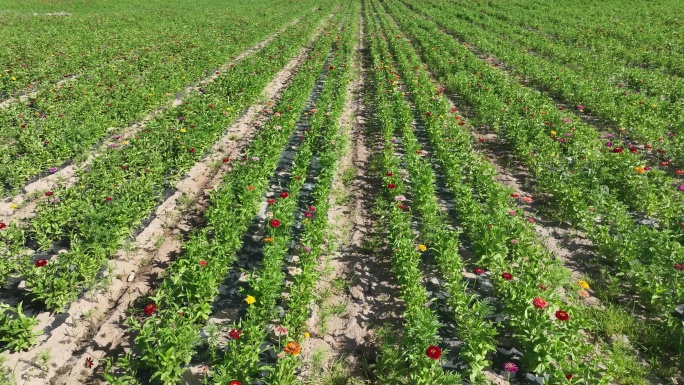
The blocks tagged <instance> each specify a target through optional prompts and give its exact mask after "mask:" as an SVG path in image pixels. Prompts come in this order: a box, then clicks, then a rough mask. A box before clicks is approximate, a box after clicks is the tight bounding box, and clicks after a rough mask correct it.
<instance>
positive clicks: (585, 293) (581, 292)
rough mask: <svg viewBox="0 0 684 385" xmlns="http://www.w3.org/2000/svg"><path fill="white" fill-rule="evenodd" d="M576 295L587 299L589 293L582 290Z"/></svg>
mask: <svg viewBox="0 0 684 385" xmlns="http://www.w3.org/2000/svg"><path fill="white" fill-rule="evenodd" d="M577 295H579V296H580V297H582V298H587V297H589V292H588V291H586V290H584V289H581V290H577Z"/></svg>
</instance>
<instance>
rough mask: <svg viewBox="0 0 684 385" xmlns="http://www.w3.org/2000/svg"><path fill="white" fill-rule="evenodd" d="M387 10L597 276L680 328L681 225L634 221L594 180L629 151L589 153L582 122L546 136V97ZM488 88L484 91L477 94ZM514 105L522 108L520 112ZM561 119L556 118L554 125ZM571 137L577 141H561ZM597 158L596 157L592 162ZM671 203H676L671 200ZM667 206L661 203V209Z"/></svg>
mask: <svg viewBox="0 0 684 385" xmlns="http://www.w3.org/2000/svg"><path fill="white" fill-rule="evenodd" d="M392 4H396V3H392ZM390 9H391V10H392V14H393V15H394V17H395V18H397V20H398V21H399V22H400V23H401V24H402V26H403V28H404V29H405V30H406V31H407V32H409V33H410V35H411V36H412V37H413V38H414V39H415V43H416V45H417V46H418V47H420V49H421V53H422V55H423V57H424V58H425V60H426V61H427V63H428V64H429V65H430V66H431V68H432V69H433V70H434V71H435V72H436V73H437V74H438V75H439V76H440V79H441V80H443V81H445V87H446V89H447V90H449V92H450V93H456V92H457V93H458V95H459V97H460V98H462V99H463V100H464V101H466V102H467V103H468V104H470V105H472V106H473V107H475V108H476V111H478V121H480V122H482V123H485V124H489V125H491V126H493V127H495V128H496V129H498V130H499V133H500V137H501V138H502V139H504V140H505V141H506V142H507V143H509V144H510V146H511V147H512V149H513V151H514V153H515V155H516V157H517V158H518V159H519V160H520V161H521V162H523V163H524V164H526V165H527V167H528V169H529V170H530V171H531V172H532V174H533V175H534V177H535V178H536V184H537V186H536V188H537V190H538V191H539V192H541V193H544V194H548V195H547V196H550V197H552V203H553V207H554V209H553V213H554V214H555V215H557V216H558V217H559V218H561V219H563V220H569V221H571V222H572V223H573V224H575V225H576V226H578V227H579V228H580V229H582V230H583V231H585V233H586V234H587V236H588V237H589V238H590V239H591V240H592V241H593V242H594V243H595V245H596V246H597V248H598V252H599V255H600V259H599V261H597V264H599V263H598V262H600V264H604V267H605V269H607V270H606V271H605V276H604V278H606V279H609V278H610V279H617V281H619V282H621V283H623V284H628V286H629V288H630V289H631V290H632V291H635V292H637V294H638V295H639V297H640V299H641V300H640V303H641V304H642V305H644V306H647V307H648V308H649V309H650V311H651V312H653V313H654V314H657V316H658V317H661V319H662V320H664V321H665V323H666V324H667V325H669V326H668V327H667V328H666V330H668V331H667V332H668V333H674V334H675V335H678V333H679V331H678V330H679V328H677V327H673V326H676V325H678V324H679V322H678V321H677V319H676V318H673V316H672V313H671V312H672V311H673V310H674V308H675V306H677V305H678V304H679V303H681V300H682V294H684V292H683V291H682V288H681V283H680V281H681V280H680V275H681V271H680V270H678V269H677V268H676V267H677V266H678V264H680V263H681V261H682V260H684V249H683V248H682V245H681V244H680V241H679V238H678V236H676V233H675V234H673V232H679V231H681V230H679V229H678V228H677V227H678V225H676V226H677V227H675V225H674V224H670V225H668V224H667V223H664V221H661V222H660V225H659V226H653V225H649V224H648V223H647V222H646V223H643V224H637V223H635V218H634V217H633V214H632V213H631V212H630V211H629V208H628V207H627V206H625V204H624V203H621V202H620V201H619V200H617V199H616V197H615V195H616V194H618V192H617V191H616V190H617V187H616V186H615V185H606V184H605V182H603V183H602V180H601V179H603V180H604V181H605V180H606V179H607V178H608V177H609V176H607V175H606V176H605V178H606V179H604V178H600V177H599V176H598V175H597V174H601V173H603V172H604V171H605V170H608V169H613V168H612V167H611V165H612V164H617V163H623V164H624V163H627V164H629V162H630V159H633V158H632V156H633V154H630V153H628V152H627V153H614V152H612V151H605V153H604V154H602V156H601V157H599V156H598V155H596V154H595V153H593V151H592V153H590V152H589V151H588V150H587V147H585V146H589V145H592V143H595V142H594V141H589V140H588V139H584V138H586V136H583V135H582V134H581V132H582V131H580V129H581V127H582V126H581V125H574V127H575V131H574V132H572V131H571V130H570V129H569V128H564V129H563V130H562V131H561V129H560V127H559V128H555V127H554V128H555V129H557V130H558V131H559V132H557V135H556V136H555V137H551V135H549V130H550V129H553V128H549V127H548V126H547V125H545V124H544V122H545V121H548V120H549V119H550V118H549V117H548V114H552V113H554V111H555V110H552V109H551V108H549V105H548V104H547V103H548V102H544V100H543V99H539V98H535V95H536V94H535V93H533V92H530V91H529V90H528V89H527V88H525V87H521V86H520V85H518V84H515V83H511V82H504V83H501V79H503V78H502V77H501V75H500V73H498V71H497V70H494V69H491V68H489V67H487V66H485V65H483V64H482V62H481V61H479V60H478V59H477V58H476V57H474V55H472V53H470V52H469V50H467V49H466V48H464V47H463V46H461V45H460V44H458V43H457V42H455V41H453V39H451V38H450V37H449V36H446V35H445V34H443V33H442V32H440V31H439V30H438V29H437V27H436V26H435V25H434V24H433V23H429V22H428V21H425V20H422V19H414V20H409V18H408V17H402V15H401V14H400V13H399V12H398V10H399V9H404V10H405V8H401V7H399V8H392V7H390ZM437 47H439V48H437ZM490 81H491V82H490ZM478 83H479V86H478ZM480 86H481V87H482V88H480ZM487 88H489V89H490V90H491V91H484V90H485V89H487ZM518 101H520V102H518ZM516 104H518V106H516ZM521 104H522V105H523V106H524V107H523V108H525V112H521V111H522V108H521V107H520V105H521ZM530 111H534V112H535V113H536V114H540V112H541V111H546V112H547V115H543V114H542V115H541V116H543V117H541V118H540V117H539V116H535V117H530V116H529V115H528V113H529V112H530ZM554 121H556V120H554ZM560 124H562V121H561V122H558V125H560ZM564 132H567V133H569V134H571V135H572V137H569V136H565V138H569V139H567V140H566V142H559V141H558V139H559V138H563V135H562V134H563V133H564ZM572 142H576V145H574V146H570V145H568V144H569V143H570V144H571V143H572ZM573 148H574V149H573ZM582 158H584V159H582ZM598 160H602V162H601V163H595V162H597V161H598ZM626 167H630V168H632V175H631V176H627V177H625V178H624V179H625V182H628V183H630V184H632V183H633V184H634V186H635V188H636V186H637V185H640V186H641V191H642V193H641V194H642V195H640V196H639V198H640V199H642V200H643V201H650V200H658V199H657V195H658V192H657V190H658V189H657V188H656V189H655V190H653V188H654V187H653V185H652V183H653V181H654V178H655V177H654V176H653V175H654V174H650V173H649V172H644V173H643V174H639V173H638V172H636V171H635V170H634V168H633V167H640V166H638V164H637V163H632V165H631V166H627V165H625V166H623V168H626ZM613 170H615V169H613ZM615 172H616V173H617V171H615ZM635 194H639V193H637V192H635ZM654 195H655V196H654ZM620 196H621V197H622V195H620ZM671 206H672V207H676V206H677V204H676V203H671ZM666 209H667V206H665V208H664V209H663V210H666ZM676 209H677V210H679V208H676ZM644 219H645V220H648V219H649V218H648V217H646V218H644ZM657 219H661V217H658V218H657ZM618 256H619V257H618ZM608 269H609V271H608Z"/></svg>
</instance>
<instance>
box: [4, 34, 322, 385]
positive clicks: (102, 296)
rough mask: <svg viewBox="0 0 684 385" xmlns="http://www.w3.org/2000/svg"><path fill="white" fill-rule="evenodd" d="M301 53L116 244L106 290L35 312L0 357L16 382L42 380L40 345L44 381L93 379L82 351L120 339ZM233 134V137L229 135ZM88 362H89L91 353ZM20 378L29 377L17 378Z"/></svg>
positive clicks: (98, 354)
mask: <svg viewBox="0 0 684 385" xmlns="http://www.w3.org/2000/svg"><path fill="white" fill-rule="evenodd" d="M319 33H320V32H319ZM317 35H318V34H315V35H314V37H315V36H317ZM307 52H308V49H306V48H302V51H301V52H300V54H299V55H298V56H297V57H296V58H294V59H292V60H291V61H290V62H289V63H288V64H287V65H286V66H285V67H284V68H283V69H282V70H281V71H280V72H279V73H278V74H277V75H276V77H275V78H274V80H273V81H271V83H269V85H268V86H267V87H266V88H265V89H264V94H265V97H266V98H267V99H268V100H269V102H268V103H260V104H255V105H253V106H251V107H250V108H249V109H247V111H246V113H245V114H244V115H243V116H241V117H240V118H239V119H238V120H237V121H236V122H235V123H234V124H233V125H231V126H230V128H229V129H228V130H227V131H226V133H225V134H224V136H223V137H222V138H221V139H220V140H219V141H217V142H216V143H215V144H214V145H213V146H212V150H211V153H210V154H209V155H207V156H205V157H204V158H203V159H202V160H201V161H200V162H198V163H197V164H195V165H194V166H193V168H192V169H191V170H190V171H189V172H188V176H187V177H186V178H184V179H183V180H182V181H180V182H179V183H178V184H177V185H176V189H177V191H176V192H175V193H174V194H173V195H172V196H171V197H169V198H167V199H166V200H165V201H164V202H163V203H162V204H161V205H160V206H159V207H158V208H157V210H156V211H155V214H154V215H153V217H154V219H153V220H152V221H151V222H150V224H149V225H148V226H147V227H146V228H145V229H143V231H142V232H141V233H140V234H139V235H138V236H137V237H136V239H135V240H134V241H133V242H131V244H130V245H131V246H132V247H129V248H128V249H129V250H133V253H132V254H129V253H127V252H126V251H125V250H123V249H122V250H120V251H119V253H118V254H117V255H116V257H115V258H114V260H113V264H114V268H113V270H112V273H111V275H110V277H111V279H112V284H111V286H110V287H109V288H108V289H107V290H106V291H99V292H97V293H93V294H92V297H93V298H90V299H85V298H83V299H80V300H78V301H77V302H75V303H74V304H73V305H72V306H71V307H70V308H69V311H68V313H66V314H64V315H59V316H58V317H56V318H55V319H54V320H53V319H52V317H51V316H50V314H48V313H41V314H39V315H38V317H39V319H40V320H41V324H40V325H39V327H38V328H37V329H46V330H47V332H46V335H45V338H44V339H43V340H42V341H41V343H40V344H38V345H36V346H34V347H33V348H32V349H30V350H29V351H28V352H24V353H16V354H12V355H10V356H9V357H8V360H7V361H6V363H5V365H6V366H7V367H14V368H15V370H14V376H15V378H16V380H17V381H18V382H20V383H22V384H27V385H30V384H36V385H39V384H45V383H48V380H47V379H46V378H37V377H36V374H35V372H36V370H37V368H36V366H35V365H33V364H32V363H33V362H34V361H35V357H36V356H37V355H38V354H39V353H40V351H43V350H44V349H50V351H51V362H50V365H49V367H48V373H47V376H46V377H47V378H50V380H49V383H50V384H69V385H70V384H84V383H93V381H94V380H95V379H94V378H92V377H89V376H90V375H91V374H92V373H93V372H91V371H90V370H86V369H85V366H83V365H84V363H85V359H86V357H93V358H96V359H97V358H103V357H106V356H107V355H108V354H109V353H110V352H112V351H113V350H114V349H116V348H118V347H119V346H120V345H122V344H123V343H125V342H126V341H125V339H124V334H125V332H126V330H127V328H126V326H125V324H124V323H123V321H125V319H126V318H127V316H126V310H127V309H128V308H129V306H130V304H132V303H133V302H134V301H135V300H136V299H137V298H139V297H141V296H143V295H145V294H146V293H148V292H149V291H150V290H151V289H152V288H153V287H154V286H155V285H156V282H157V281H158V277H159V275H160V274H161V273H163V271H164V270H165V269H166V267H167V266H168V265H169V263H170V262H171V261H172V260H173V259H174V258H175V257H176V256H177V255H178V254H179V253H180V252H181V246H182V242H181V238H183V237H184V236H185V235H187V234H188V232H189V231H190V229H191V228H193V227H195V226H196V225H197V224H198V222H201V220H202V219H201V217H202V213H203V212H204V210H205V209H206V207H207V206H208V205H209V204H210V202H209V197H208V192H209V191H210V190H211V189H213V187H214V186H216V185H218V184H219V183H220V181H221V178H222V177H223V175H224V174H226V173H227V172H229V171H230V167H229V166H218V167H217V166H216V164H220V163H221V159H222V158H224V157H230V158H238V157H239V156H240V155H241V151H242V150H243V149H244V148H246V146H247V145H248V144H249V142H250V141H251V138H252V137H253V136H254V135H255V134H256V132H257V131H258V127H259V126H260V125H261V124H262V123H263V122H264V121H266V120H267V118H268V116H269V115H268V114H267V113H264V111H266V110H267V108H268V107H270V106H272V105H274V104H273V102H270V100H274V99H277V98H278V97H279V95H280V94H281V93H282V91H283V90H284V89H285V88H286V87H287V85H288V84H289V83H290V80H291V77H292V74H293V73H294V72H295V71H296V68H297V67H298V66H299V65H300V64H301V63H302V62H303V59H304V58H305V57H306V54H307ZM236 136H237V137H238V139H237V140H233V139H231V138H235V137H236ZM180 198H183V199H184V200H192V201H194V203H193V204H192V205H191V207H190V209H189V210H188V209H187V208H186V209H184V208H183V207H182V206H183V204H181V203H180V202H179V199H180ZM55 324H57V325H55ZM95 362H96V365H97V360H96V361H95ZM15 365H16V366H15ZM31 377H33V378H31ZM26 378H29V379H27V380H26V381H23V382H22V381H21V380H22V379H26Z"/></svg>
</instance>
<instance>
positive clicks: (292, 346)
mask: <svg viewBox="0 0 684 385" xmlns="http://www.w3.org/2000/svg"><path fill="white" fill-rule="evenodd" d="M301 351H302V348H301V346H299V344H298V343H296V342H294V341H290V342H288V343H287V345H285V353H287V354H292V355H293V356H296V355H297V354H299V352H301Z"/></svg>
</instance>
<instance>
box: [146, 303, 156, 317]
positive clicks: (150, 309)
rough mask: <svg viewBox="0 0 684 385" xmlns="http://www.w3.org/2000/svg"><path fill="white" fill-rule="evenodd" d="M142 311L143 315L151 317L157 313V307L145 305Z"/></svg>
mask: <svg viewBox="0 0 684 385" xmlns="http://www.w3.org/2000/svg"><path fill="white" fill-rule="evenodd" d="M143 310H144V311H145V314H147V315H152V313H154V312H155V311H157V305H155V304H153V303H151V304H149V305H146V306H145V307H144V308H143Z"/></svg>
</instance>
